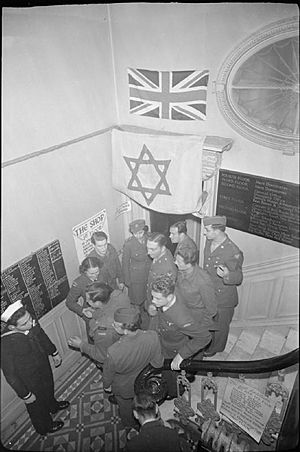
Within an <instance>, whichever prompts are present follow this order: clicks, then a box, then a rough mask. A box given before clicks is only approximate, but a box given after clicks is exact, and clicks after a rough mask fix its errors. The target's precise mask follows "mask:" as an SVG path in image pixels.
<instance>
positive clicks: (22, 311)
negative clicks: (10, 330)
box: [6, 306, 27, 326]
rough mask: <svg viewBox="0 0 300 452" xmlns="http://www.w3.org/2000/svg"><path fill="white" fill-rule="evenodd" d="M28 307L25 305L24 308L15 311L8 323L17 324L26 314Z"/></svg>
mask: <svg viewBox="0 0 300 452" xmlns="http://www.w3.org/2000/svg"><path fill="white" fill-rule="evenodd" d="M26 311H27V309H26V307H25V306H23V307H22V308H20V309H18V310H17V311H16V312H14V313H13V315H12V316H11V317H10V318H9V319H8V320H7V322H6V325H13V326H17V323H18V320H19V319H20V318H21V317H23V316H24V315H25V314H26Z"/></svg>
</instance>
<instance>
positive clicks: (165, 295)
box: [151, 275, 175, 308]
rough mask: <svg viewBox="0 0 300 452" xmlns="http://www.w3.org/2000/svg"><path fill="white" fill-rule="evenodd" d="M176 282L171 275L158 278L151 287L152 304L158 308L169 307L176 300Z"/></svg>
mask: <svg viewBox="0 0 300 452" xmlns="http://www.w3.org/2000/svg"><path fill="white" fill-rule="evenodd" d="M174 292H175V280H174V278H173V277H172V276H171V275H161V276H158V277H157V278H156V279H155V280H154V281H153V283H152V285H151V295H152V303H153V304H154V305H155V306H156V307H157V308H163V307H164V306H168V304H169V303H171V302H172V300H173V299H174Z"/></svg>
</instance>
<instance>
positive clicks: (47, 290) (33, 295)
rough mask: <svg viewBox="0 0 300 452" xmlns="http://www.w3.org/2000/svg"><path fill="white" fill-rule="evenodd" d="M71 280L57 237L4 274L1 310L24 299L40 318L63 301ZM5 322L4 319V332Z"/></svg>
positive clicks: (2, 326)
mask: <svg viewBox="0 0 300 452" xmlns="http://www.w3.org/2000/svg"><path fill="white" fill-rule="evenodd" d="M69 289H70V287H69V282H68V278H67V274H66V269H65V264H64V260H63V256H62V252H61V248H60V244H59V241H58V240H55V241H53V242H51V243H50V244H49V245H46V246H45V247H43V248H41V249H40V250H38V251H36V252H35V253H32V254H31V255H30V256H28V257H25V258H24V259H22V260H20V261H19V262H17V263H16V264H14V265H12V266H10V267H8V268H7V269H5V270H4V271H3V272H2V273H1V313H2V312H3V311H4V310H5V309H6V308H7V306H8V305H9V304H11V303H14V302H15V301H17V300H19V299H21V300H22V301H23V303H25V305H26V307H27V310H28V312H30V313H31V314H32V315H34V316H35V317H37V318H38V319H40V318H41V317H42V316H43V315H44V314H46V313H47V312H49V311H51V309H52V308H54V307H55V306H56V305H58V304H59V303H60V302H61V301H63V300H64V299H65V298H66V296H67V294H68V292H69ZM4 326H5V324H4V323H3V322H1V331H3V328H4Z"/></svg>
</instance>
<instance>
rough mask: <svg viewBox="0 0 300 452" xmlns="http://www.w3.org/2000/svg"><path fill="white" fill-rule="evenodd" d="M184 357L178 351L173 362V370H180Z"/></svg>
mask: <svg viewBox="0 0 300 452" xmlns="http://www.w3.org/2000/svg"><path fill="white" fill-rule="evenodd" d="M182 361H183V358H182V357H181V356H180V355H179V353H177V355H176V356H175V358H174V359H173V361H172V362H171V369H172V370H180V364H181V363H182Z"/></svg>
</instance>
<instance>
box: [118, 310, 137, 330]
mask: <svg viewBox="0 0 300 452" xmlns="http://www.w3.org/2000/svg"><path fill="white" fill-rule="evenodd" d="M140 327H141V314H140V313H138V314H137V317H136V320H135V321H134V322H130V323H122V324H121V328H122V330H129V331H136V330H138V329H139V328H140Z"/></svg>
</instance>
